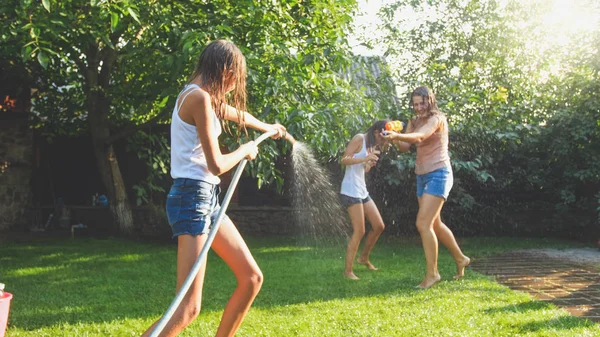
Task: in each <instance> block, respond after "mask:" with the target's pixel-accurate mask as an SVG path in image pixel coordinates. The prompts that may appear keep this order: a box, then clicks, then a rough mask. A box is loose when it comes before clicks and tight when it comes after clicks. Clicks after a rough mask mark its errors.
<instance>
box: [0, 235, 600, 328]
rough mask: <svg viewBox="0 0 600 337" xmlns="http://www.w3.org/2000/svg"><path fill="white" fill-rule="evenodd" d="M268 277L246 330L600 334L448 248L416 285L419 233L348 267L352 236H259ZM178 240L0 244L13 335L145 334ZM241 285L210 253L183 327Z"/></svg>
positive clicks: (165, 302) (494, 247)
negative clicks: (370, 267)
mask: <svg viewBox="0 0 600 337" xmlns="http://www.w3.org/2000/svg"><path fill="white" fill-rule="evenodd" d="M248 244H249V246H250V247H251V249H252V251H253V253H254V256H255V258H256V260H257V261H258V263H259V265H260V266H261V269H262V271H263V273H264V276H265V281H264V285H263V288H262V290H261V292H260V294H259V295H258V297H257V299H256V301H255V302H254V305H253V306H252V308H251V309H250V312H249V314H248V316H247V317H246V319H245V321H244V323H243V324H242V327H241V328H240V330H239V332H238V335H237V336H252V337H255V336H276V337H287V336H311V337H312V336H339V337H342V336H343V337H348V336H369V337H371V336H478V337H479V336H600V325H595V324H593V323H591V322H589V321H586V320H583V319H579V318H576V317H571V316H569V314H568V313H567V312H566V311H564V310H561V309H558V308H557V307H556V306H554V305H552V304H550V303H546V302H540V301H536V300H534V299H533V298H532V297H531V296H529V295H528V294H526V293H520V292H515V291H512V290H510V289H508V288H507V287H504V286H502V285H499V284H497V283H496V282H495V281H494V280H493V279H492V278H490V277H487V276H484V275H481V274H478V273H476V272H474V271H472V270H467V273H466V279H464V280H462V281H452V276H453V275H454V272H455V270H454V264H453V262H452V259H451V258H450V256H449V255H448V253H447V252H446V251H445V249H443V248H441V249H440V262H439V263H440V273H441V274H442V282H440V283H439V284H438V285H436V286H435V287H433V288H432V289H429V290H418V289H415V285H417V284H418V283H419V282H420V281H421V278H422V276H423V273H424V270H425V266H424V257H423V252H422V248H421V245H420V242H419V241H418V240H396V239H390V238H383V239H382V240H381V241H380V243H378V245H377V246H376V247H375V250H374V252H373V254H372V257H371V260H372V262H373V263H374V264H375V265H376V266H378V267H379V268H380V270H379V271H376V272H369V271H367V270H366V268H364V267H362V266H357V267H356V268H355V273H356V274H357V275H358V276H359V277H360V278H361V279H360V280H359V281H351V280H347V279H345V278H343V277H342V270H343V264H344V260H343V256H344V253H345V252H344V250H345V242H343V241H338V242H332V243H321V244H319V245H313V246H307V245H300V244H297V242H296V240H294V239H291V238H260V239H257V238H250V239H248ZM461 245H462V248H463V250H464V251H465V253H466V254H468V255H469V256H471V257H473V258H478V257H483V256H486V255H489V254H493V253H496V252H501V251H505V250H511V249H523V248H543V247H554V248H556V247H573V246H576V245H575V244H570V243H565V242H556V241H545V240H525V239H514V238H505V239H489V238H488V239H484V238H470V239H465V240H464V241H463V242H461ZM175 254H176V246H175V245H173V244H158V243H149V242H137V241H128V240H122V239H110V240H94V239H75V240H71V239H47V240H35V241H31V242H21V243H16V242H15V243H13V242H6V241H4V242H0V282H2V283H5V284H6V287H7V289H6V290H7V291H9V292H11V293H12V294H13V295H14V298H13V301H12V305H11V311H10V318H9V329H8V332H7V337H21V336H32V337H33V336H35V337H41V336H139V335H141V333H142V332H143V331H144V330H145V329H146V328H147V327H148V326H149V325H150V324H151V323H152V322H153V321H154V320H156V319H157V318H159V316H160V315H161V314H162V313H163V312H164V311H165V310H166V309H167V307H168V306H169V304H170V303H171V301H172V300H173V297H174V295H175V291H174V287H175V261H176V256H175ZM234 286H235V279H234V277H233V274H232V273H231V272H230V271H229V269H228V268H227V266H226V265H225V264H224V263H223V262H222V261H221V260H219V258H218V257H217V256H216V255H213V254H211V255H210V256H209V262H208V270H207V280H206V285H205V288H204V301H203V308H202V313H201V314H200V317H199V318H198V319H197V320H196V321H195V322H194V323H193V324H192V325H191V326H190V327H188V328H187V329H186V330H185V331H184V332H183V333H182V334H181V336H212V335H214V333H215V331H216V328H217V325H218V322H219V318H220V315H221V313H222V310H223V307H224V306H225V303H226V301H227V300H228V298H229V296H230V294H231V292H232V291H233V289H234Z"/></svg>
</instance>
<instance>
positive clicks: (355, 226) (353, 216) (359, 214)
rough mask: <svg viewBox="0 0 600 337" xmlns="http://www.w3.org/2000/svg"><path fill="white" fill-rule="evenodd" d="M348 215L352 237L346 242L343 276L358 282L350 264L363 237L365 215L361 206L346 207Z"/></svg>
mask: <svg viewBox="0 0 600 337" xmlns="http://www.w3.org/2000/svg"><path fill="white" fill-rule="evenodd" d="M348 214H349V215H350V222H352V236H351V237H350V241H349V242H348V248H347V250H346V268H345V269H344V276H346V277H347V278H349V279H353V280H358V277H357V276H356V275H354V272H353V271H352V264H353V263H354V257H355V256H356V252H357V251H358V246H359V245H360V240H362V238H363V236H365V213H364V209H363V204H361V203H359V204H354V205H352V206H349V207H348Z"/></svg>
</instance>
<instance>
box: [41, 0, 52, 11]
mask: <svg viewBox="0 0 600 337" xmlns="http://www.w3.org/2000/svg"><path fill="white" fill-rule="evenodd" d="M42 5H44V8H46V10H47V11H48V13H50V0H42Z"/></svg>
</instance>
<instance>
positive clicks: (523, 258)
mask: <svg viewBox="0 0 600 337" xmlns="http://www.w3.org/2000/svg"><path fill="white" fill-rule="evenodd" d="M471 268H473V269H474V270H475V271H477V272H480V273H483V274H487V275H492V276H494V277H495V278H496V280H497V281H498V282H499V283H501V284H504V285H506V286H508V287H510V288H511V289H514V290H519V291H526V292H528V293H530V294H531V295H533V296H534V297H535V298H537V299H538V300H542V301H549V302H552V303H554V304H555V305H557V306H559V307H562V308H564V309H566V310H567V311H568V312H570V313H571V315H573V316H578V317H582V318H586V319H589V320H591V321H594V322H600V274H599V273H598V272H599V271H600V270H598V269H597V268H596V267H594V266H592V265H585V264H579V263H575V262H571V261H569V260H565V259H559V258H555V257H549V256H545V255H543V254H538V253H530V252H527V251H514V252H507V253H503V254H499V255H495V256H491V257H488V258H485V259H479V260H477V261H473V263H472V264H471Z"/></svg>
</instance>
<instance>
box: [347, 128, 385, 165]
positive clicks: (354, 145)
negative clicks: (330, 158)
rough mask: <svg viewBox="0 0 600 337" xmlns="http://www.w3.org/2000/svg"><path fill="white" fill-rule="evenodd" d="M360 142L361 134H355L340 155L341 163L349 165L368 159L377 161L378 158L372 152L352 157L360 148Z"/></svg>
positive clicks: (361, 139) (361, 140)
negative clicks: (359, 156)
mask: <svg viewBox="0 0 600 337" xmlns="http://www.w3.org/2000/svg"><path fill="white" fill-rule="evenodd" d="M362 143H363V136H362V135H356V136H354V137H353V138H352V140H350V142H349V143H348V146H346V151H344V154H343V155H342V165H345V166H349V165H355V164H361V163H365V162H368V161H369V160H373V161H377V160H378V159H379V157H377V155H376V154H374V153H369V154H368V155H367V156H366V157H365V158H354V155H355V154H357V153H359V152H360V150H362V145H363V144H362Z"/></svg>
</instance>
